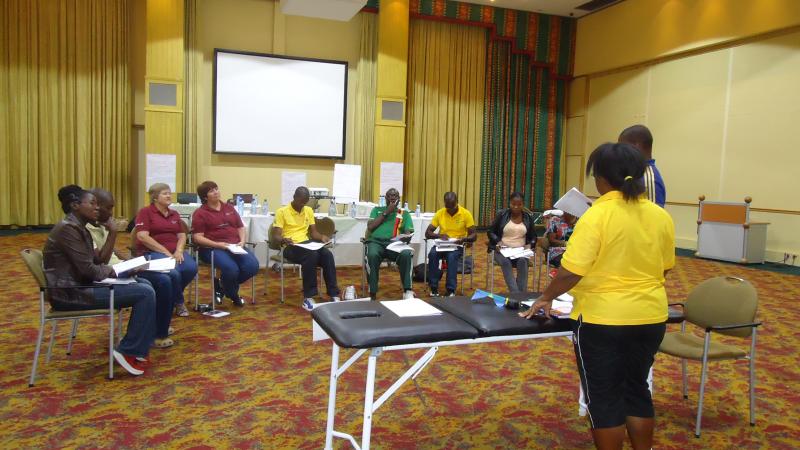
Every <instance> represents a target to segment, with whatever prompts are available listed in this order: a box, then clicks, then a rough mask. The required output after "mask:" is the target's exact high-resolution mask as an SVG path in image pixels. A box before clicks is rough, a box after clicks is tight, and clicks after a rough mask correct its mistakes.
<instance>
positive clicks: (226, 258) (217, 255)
mask: <svg viewBox="0 0 800 450" xmlns="http://www.w3.org/2000/svg"><path fill="white" fill-rule="evenodd" d="M245 250H247V254H246V255H235V254H233V253H231V252H229V251H227V250H220V249H217V248H215V249H213V250H212V249H208V248H201V249H200V259H201V260H202V261H203V262H206V263H209V264H210V263H211V252H214V267H216V268H218V269H219V270H220V271H221V272H222V290H223V291H224V292H225V296H226V297H228V298H230V299H234V298H239V285H240V284H242V283H244V282H245V281H247V280H249V279H250V278H253V277H254V276H255V275H256V274H257V273H258V259H256V257H255V256H254V255H253V251H252V250H250V249H249V248H248V249H245Z"/></svg>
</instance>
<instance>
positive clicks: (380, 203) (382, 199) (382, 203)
mask: <svg viewBox="0 0 800 450" xmlns="http://www.w3.org/2000/svg"><path fill="white" fill-rule="evenodd" d="M378 206H386V197H384V196H382V195H381V196H380V197H378Z"/></svg>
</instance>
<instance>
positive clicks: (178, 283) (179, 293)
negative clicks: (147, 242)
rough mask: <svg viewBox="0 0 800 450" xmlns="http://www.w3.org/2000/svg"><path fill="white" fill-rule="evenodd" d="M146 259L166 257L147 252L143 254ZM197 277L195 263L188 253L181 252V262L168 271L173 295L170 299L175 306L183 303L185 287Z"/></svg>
mask: <svg viewBox="0 0 800 450" xmlns="http://www.w3.org/2000/svg"><path fill="white" fill-rule="evenodd" d="M144 257H145V258H147V259H161V258H166V257H167V255H165V254H163V253H159V252H147V253H145V254H144ZM196 275H197V261H195V260H194V258H192V256H191V255H190V254H189V252H183V262H182V263H180V264H177V263H176V264H175V268H174V269H172V270H170V271H169V279H170V281H171V282H172V288H173V289H174V290H175V294H174V296H173V297H172V299H173V300H174V303H175V305H180V304H182V303H183V302H184V298H183V291H184V290H186V286H188V285H189V284H191V283H192V280H194V277H195V276H196Z"/></svg>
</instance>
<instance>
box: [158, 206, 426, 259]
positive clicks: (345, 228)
mask: <svg viewBox="0 0 800 450" xmlns="http://www.w3.org/2000/svg"><path fill="white" fill-rule="evenodd" d="M199 207H200V205H199V204H188V205H180V204H173V205H170V208H172V209H174V210H176V211H178V213H179V214H180V215H181V216H182V217H184V218H188V217H190V216H191V215H192V213H193V212H194V211H195V210H196V209H197V208H199ZM314 216H315V217H317V218H320V217H327V214H314ZM331 219H333V223H334V224H335V226H336V246H335V247H334V249H333V255H334V259H335V260H336V265H337V266H360V265H361V258H362V254H363V253H362V252H363V249H362V246H361V238H363V237H364V236H365V235H366V232H367V222H368V221H369V218H368V217H357V218H352V217H349V216H334V217H331ZM274 220H275V216H274V215H273V213H270V214H268V215H265V214H249V213H247V212H246V211H245V213H244V215H243V216H242V222H243V223H244V226H245V228H246V230H247V231H246V233H245V237H246V238H247V241H248V242H257V243H259V245H257V246H256V248H255V254H256V257H257V258H258V262H259V265H260V266H261V267H266V265H267V246H266V245H265V244H263V243H264V242H266V240H267V237H268V236H267V233H268V232H269V227H270V225H272V222H273V221H274ZM412 220H413V222H414V236H413V237H412V238H411V246H412V247H413V248H414V265H417V264H422V263H423V262H424V261H425V255H423V254H422V253H423V237H424V235H425V229H427V228H428V225H430V223H431V220H432V217H431V215H430V214H428V215H425V216H424V217H413V215H412Z"/></svg>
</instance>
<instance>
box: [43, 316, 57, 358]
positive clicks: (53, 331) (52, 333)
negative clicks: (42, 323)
mask: <svg viewBox="0 0 800 450" xmlns="http://www.w3.org/2000/svg"><path fill="white" fill-rule="evenodd" d="M57 326H58V321H57V320H54V321H53V328H52V329H51V330H50V343H49V344H48V345H47V356H46V357H45V359H44V362H47V363H49V362H50V356H51V355H52V354H53V343H54V342H55V340H56V327H57Z"/></svg>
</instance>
